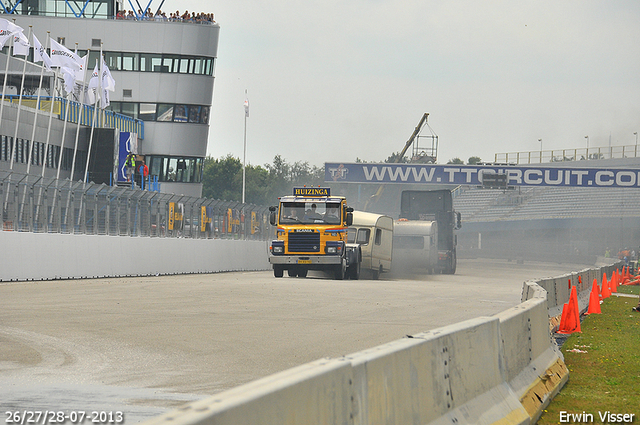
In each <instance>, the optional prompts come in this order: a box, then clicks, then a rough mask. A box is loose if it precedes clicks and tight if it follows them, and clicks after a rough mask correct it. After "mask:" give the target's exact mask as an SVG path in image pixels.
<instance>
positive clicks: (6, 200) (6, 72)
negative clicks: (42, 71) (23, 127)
mask: <svg viewBox="0 0 640 425" xmlns="http://www.w3.org/2000/svg"><path fill="white" fill-rule="evenodd" d="M13 22H14V23H15V22H16V20H15V19H14V20H13ZM9 40H10V44H9V49H8V50H7V64H6V67H5V70H4V84H3V85H2V102H1V103H0V124H2V113H3V111H4V94H5V93H6V92H7V80H8V78H9V58H10V57H11V48H12V47H13V34H12V35H11V37H9ZM0 128H1V127H0ZM11 145H12V147H11V159H12V161H13V145H15V143H12V144H11ZM10 187H11V179H9V181H8V182H7V188H6V191H7V194H6V196H5V198H4V207H3V209H2V211H3V214H4V212H6V211H7V204H8V203H9V188H10Z"/></svg>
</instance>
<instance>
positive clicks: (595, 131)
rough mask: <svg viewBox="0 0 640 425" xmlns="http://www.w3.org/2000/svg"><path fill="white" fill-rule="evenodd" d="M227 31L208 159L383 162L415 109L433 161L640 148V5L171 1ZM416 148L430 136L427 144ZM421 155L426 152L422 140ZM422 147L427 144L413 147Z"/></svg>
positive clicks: (583, 0) (405, 133)
mask: <svg viewBox="0 0 640 425" xmlns="http://www.w3.org/2000/svg"><path fill="white" fill-rule="evenodd" d="M163 9H164V10H167V11H175V10H176V9H179V10H180V11H181V12H182V11H183V10H184V9H188V10H194V11H204V12H213V13H214V14H215V18H216V21H217V22H218V23H219V25H220V40H219V45H218V59H217V65H216V70H215V77H216V80H215V86H214V96H213V108H212V109H213V110H212V112H211V122H210V124H211V128H210V133H209V147H208V154H209V155H212V156H214V157H221V156H225V155H227V154H232V155H234V156H236V157H238V158H240V159H242V155H243V149H242V145H243V134H244V108H243V102H244V97H245V94H244V93H245V90H247V91H248V98H249V103H250V116H249V118H248V119H247V162H248V163H250V164H253V165H263V164H265V163H271V162H272V160H273V157H274V156H275V155H277V154H279V155H282V157H283V158H285V159H286V160H287V161H288V162H295V161H309V163H310V164H312V165H318V166H321V165H322V164H323V163H324V162H354V161H355V160H356V158H360V159H363V160H366V161H383V160H385V159H386V158H387V157H388V156H389V155H390V154H391V153H393V152H398V151H400V150H401V149H402V148H403V146H404V144H405V142H406V141H407V140H408V139H409V137H410V136H411V133H412V132H413V130H414V128H415V127H416V125H417V124H418V121H419V120H420V118H421V117H422V115H423V113H425V112H428V113H429V125H430V126H431V128H432V129H433V131H434V132H435V134H437V135H438V137H439V149H438V163H446V162H447V161H448V160H449V159H451V158H454V157H459V158H461V159H463V160H464V161H465V162H466V161H467V159H468V158H469V157H470V156H479V157H481V158H482V160H484V161H492V160H493V159H494V155H495V154H496V153H504V152H519V151H530V150H536V151H539V150H540V142H539V141H538V140H539V139H542V147H543V149H544V150H548V149H573V148H584V147H586V144H587V139H585V136H589V146H590V147H597V146H608V145H609V137H610V136H611V142H612V144H613V145H635V143H636V136H634V134H633V133H634V132H639V131H640V2H638V1H637V0H631V1H615V2H610V1H588V0H575V1H563V0H550V1H527V2H525V1H512V0H509V1H506V0H505V1H483V2H478V1H471V0H469V1H461V0H453V1H452V0H446V1H444V0H442V1H426V0H421V1H414V0H341V1H340V0H295V1H289V0H285V1H266V0H256V1H252V0H216V1H215V2H211V1H208V0H189V1H184V0H166V1H165V3H164V5H163ZM423 140H424V139H423ZM425 143H426V142H425ZM421 144H423V143H422V141H421Z"/></svg>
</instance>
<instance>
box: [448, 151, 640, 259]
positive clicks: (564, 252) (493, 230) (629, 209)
mask: <svg viewBox="0 0 640 425" xmlns="http://www.w3.org/2000/svg"><path fill="white" fill-rule="evenodd" d="M584 163H585V161H565V162H559V163H549V164H545V165H546V166H554V165H555V166H563V167H572V166H575V167H579V166H584ZM588 165H589V167H596V168H601V169H603V170H608V169H616V168H625V169H638V172H640V158H626V159H624V158H621V159H605V160H593V161H589V164H588ZM453 202H454V208H455V209H456V211H458V212H460V213H461V214H462V221H463V223H464V224H463V226H462V229H460V231H459V233H458V252H459V255H461V256H462V257H473V256H480V257H484V258H487V257H493V258H506V259H511V260H517V261H526V260H534V261H558V262H566V261H574V262H582V261H584V259H585V258H588V259H590V260H595V259H596V258H597V257H603V256H605V253H607V252H608V253H609V254H610V255H611V256H612V257H617V254H618V252H619V251H621V250H624V249H625V248H628V249H630V250H631V249H634V250H635V251H636V252H638V251H639V250H640V189H638V188H637V187H629V188H614V187H610V188H602V187H600V188H595V187H593V188H592V187H532V186H528V187H515V188H512V189H509V190H496V189H484V188H480V187H469V186H467V187H465V186H461V187H459V188H457V190H456V191H455V197H454V200H453Z"/></svg>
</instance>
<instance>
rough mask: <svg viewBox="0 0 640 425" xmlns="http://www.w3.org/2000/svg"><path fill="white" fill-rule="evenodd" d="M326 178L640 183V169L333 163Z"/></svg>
mask: <svg viewBox="0 0 640 425" xmlns="http://www.w3.org/2000/svg"><path fill="white" fill-rule="evenodd" d="M324 170H325V171H324V173H325V175H324V181H326V182H336V183H412V184H440V185H442V184H451V185H470V186H481V185H482V176H483V174H486V173H489V174H505V175H506V176H507V184H508V185H509V186H557V187H640V169H634V168H590V167H544V166H519V165H513V166H488V165H482V166H476V165H457V164H447V165H434V164H366V163H332V162H327V163H325V165H324Z"/></svg>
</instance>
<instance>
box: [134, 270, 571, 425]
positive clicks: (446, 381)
mask: <svg viewBox="0 0 640 425" xmlns="http://www.w3.org/2000/svg"><path fill="white" fill-rule="evenodd" d="M525 287H526V289H524V290H523V292H526V293H527V294H528V296H529V299H528V300H527V301H524V302H523V303H521V304H519V305H518V306H516V307H514V308H511V309H509V310H506V311H504V312H502V313H500V314H498V315H496V316H493V317H480V318H476V319H472V320H468V321H465V322H461V323H458V324H454V325H450V326H446V327H443V328H439V329H435V330H432V331H429V332H424V333H420V334H416V335H412V336H409V337H407V338H402V339H400V340H396V341H393V342H390V343H388V344H383V345H380V346H377V347H374V348H371V349H368V350H364V351H361V352H357V353H354V354H351V355H347V356H344V357H341V358H337V359H322V360H318V361H316V362H312V363H308V364H305V365H302V366H299V367H297V368H293V369H290V370H287V371H284V372H281V373H278V374H275V375H271V376H269V377H266V378H263V379H260V380H257V381H254V382H251V383H249V384H246V385H243V386H239V387H236V388H234V389H231V390H229V391H225V392H222V393H219V394H216V395H214V396H212V397H210V398H207V399H204V400H200V401H198V402H195V403H191V404H187V405H185V406H184V407H182V408H180V409H178V410H174V411H172V412H169V413H167V414H165V415H162V416H159V417H157V418H153V419H151V420H149V421H146V422H145V424H146V425H167V424H172V425H181V424H190V425H196V424H205V423H209V424H210V423H215V424H219V425H225V424H265V425H271V424H273V425H275V424H278V425H283V424H300V423H304V424H356V425H357V424H360V425H368V424H399V423H424V424H435V425H439V424H442V425H444V424H452V423H453V424H456V423H459V424H465V423H479V424H490V423H496V422H503V421H506V423H510V424H530V423H533V422H535V421H536V420H537V419H538V418H539V416H540V414H541V412H542V409H544V407H546V406H547V405H548V403H549V402H550V400H551V398H552V397H553V396H554V395H555V394H556V393H557V392H558V391H559V390H560V388H562V386H563V385H564V384H565V383H566V381H567V379H568V373H569V372H568V370H567V368H566V366H565V365H564V363H563V358H562V354H561V353H560V351H559V350H558V348H557V345H556V344H555V342H554V341H553V339H552V338H551V336H550V334H549V317H548V314H547V312H548V306H547V294H546V291H545V290H544V289H543V288H542V287H540V286H538V285H537V284H536V283H535V282H526V283H525Z"/></svg>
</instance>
